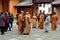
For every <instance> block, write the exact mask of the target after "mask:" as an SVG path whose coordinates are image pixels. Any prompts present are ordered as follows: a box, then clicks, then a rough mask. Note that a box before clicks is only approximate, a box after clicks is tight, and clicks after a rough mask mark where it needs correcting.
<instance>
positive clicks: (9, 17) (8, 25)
mask: <svg viewBox="0 0 60 40" xmlns="http://www.w3.org/2000/svg"><path fill="white" fill-rule="evenodd" d="M7 15H8V22H9V24H10V13H9V12H8V13H7ZM9 24H8V28H9V30H10V31H11V27H10V25H9Z"/></svg>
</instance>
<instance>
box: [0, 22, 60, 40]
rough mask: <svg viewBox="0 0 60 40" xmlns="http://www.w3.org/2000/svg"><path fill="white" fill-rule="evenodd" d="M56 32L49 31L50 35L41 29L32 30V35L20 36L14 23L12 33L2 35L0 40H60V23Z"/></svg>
mask: <svg viewBox="0 0 60 40" xmlns="http://www.w3.org/2000/svg"><path fill="white" fill-rule="evenodd" d="M57 26H58V28H57V30H56V31H51V29H49V32H48V33H45V32H44V30H41V29H39V28H35V29H34V28H31V31H30V35H21V34H18V31H17V25H16V21H14V24H13V28H12V31H9V30H8V31H7V32H5V35H0V40H60V23H59V22H58V25H57Z"/></svg>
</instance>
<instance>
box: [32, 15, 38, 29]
mask: <svg viewBox="0 0 60 40" xmlns="http://www.w3.org/2000/svg"><path fill="white" fill-rule="evenodd" d="M36 19H37V17H36V15H35V14H34V15H33V26H32V27H33V28H36V26H37V21H36Z"/></svg>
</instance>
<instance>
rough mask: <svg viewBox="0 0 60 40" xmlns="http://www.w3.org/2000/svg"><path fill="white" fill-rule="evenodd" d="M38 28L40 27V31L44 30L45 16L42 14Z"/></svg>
mask: <svg viewBox="0 0 60 40" xmlns="http://www.w3.org/2000/svg"><path fill="white" fill-rule="evenodd" d="M38 27H39V28H40V29H43V28H44V15H43V14H41V15H40V16H39V25H38Z"/></svg>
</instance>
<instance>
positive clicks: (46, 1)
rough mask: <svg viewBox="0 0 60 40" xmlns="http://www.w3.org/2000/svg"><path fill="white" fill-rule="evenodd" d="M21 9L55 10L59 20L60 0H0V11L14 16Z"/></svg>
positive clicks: (31, 10)
mask: <svg viewBox="0 0 60 40" xmlns="http://www.w3.org/2000/svg"><path fill="white" fill-rule="evenodd" d="M21 10H23V11H24V12H27V11H28V12H29V13H30V14H31V15H33V14H34V13H37V14H39V13H40V10H41V11H42V12H44V13H45V14H46V13H51V14H52V13H53V12H56V14H57V15H58V18H59V20H60V0H0V12H6V11H8V12H10V13H12V14H13V15H14V17H16V14H17V13H20V11H21Z"/></svg>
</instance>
